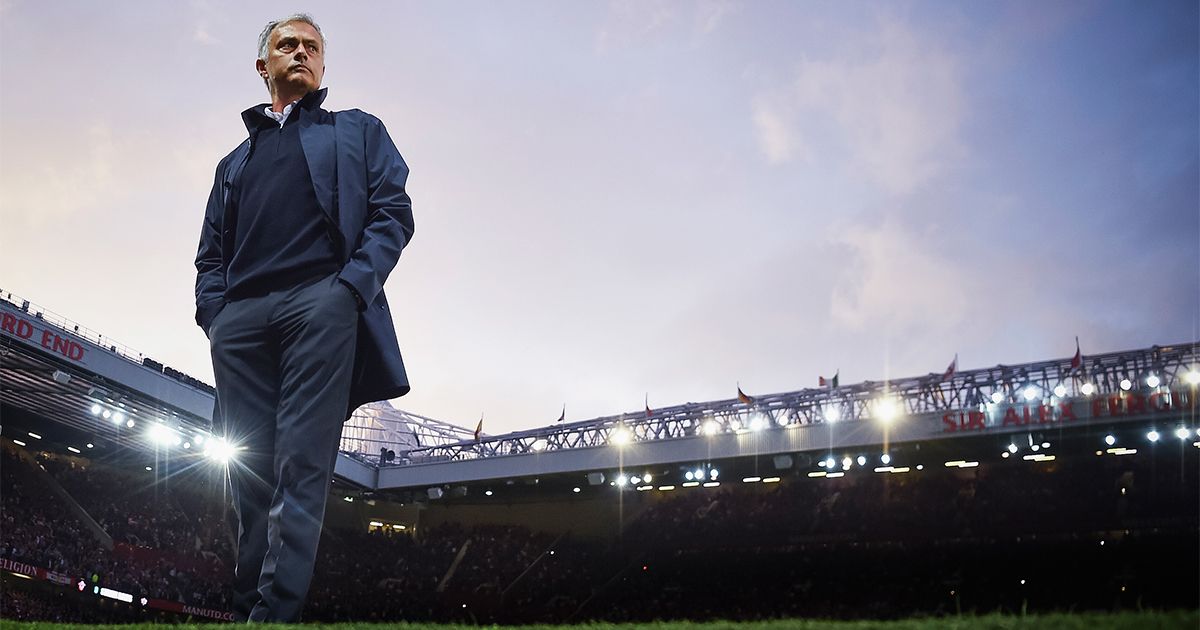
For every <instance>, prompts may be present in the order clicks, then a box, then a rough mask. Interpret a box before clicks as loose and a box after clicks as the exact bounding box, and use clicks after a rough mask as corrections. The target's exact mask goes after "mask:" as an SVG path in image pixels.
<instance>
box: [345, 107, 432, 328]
mask: <svg viewBox="0 0 1200 630" xmlns="http://www.w3.org/2000/svg"><path fill="white" fill-rule="evenodd" d="M363 142H364V145H365V146H364V154H365V157H366V170H367V173H366V175H367V214H366V225H365V227H364V229H363V234H362V238H361V239H360V240H359V245H358V249H356V250H355V251H354V252H353V253H352V254H351V255H350V260H349V261H348V262H347V263H346V265H345V266H344V267H343V268H342V271H341V273H340V274H338V279H339V280H341V281H342V282H345V283H347V284H349V285H351V286H352V287H353V288H354V290H356V291H357V292H358V295H359V296H360V297H362V300H363V305H364V308H365V306H367V305H370V304H371V303H372V302H374V301H375V296H377V295H378V294H379V291H380V290H381V289H382V288H383V283H384V281H385V280H387V277H388V274H390V273H391V272H392V269H393V268H394V267H395V266H396V261H397V260H399V259H400V250H402V249H404V246H405V245H407V244H408V242H409V240H411V239H412V235H413V231H414V226H413V217H412V201H411V200H410V199H409V197H408V193H406V192H405V191H404V185H405V182H406V181H407V180H408V165H406V164H405V163H404V158H402V157H400V152H399V151H398V150H396V145H395V144H393V143H392V139H391V137H389V136H388V133H387V129H386V128H384V126H383V123H382V122H380V120H379V119H378V118H375V117H374V116H371V115H369V114H366V115H365V121H364V123H363Z"/></svg>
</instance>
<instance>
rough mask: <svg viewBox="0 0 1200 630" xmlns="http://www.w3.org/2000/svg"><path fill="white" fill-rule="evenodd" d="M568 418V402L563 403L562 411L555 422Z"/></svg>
mask: <svg viewBox="0 0 1200 630" xmlns="http://www.w3.org/2000/svg"><path fill="white" fill-rule="evenodd" d="M566 418H567V403H563V410H562V413H560V414H558V420H555V422H562V421H563V420H565V419H566Z"/></svg>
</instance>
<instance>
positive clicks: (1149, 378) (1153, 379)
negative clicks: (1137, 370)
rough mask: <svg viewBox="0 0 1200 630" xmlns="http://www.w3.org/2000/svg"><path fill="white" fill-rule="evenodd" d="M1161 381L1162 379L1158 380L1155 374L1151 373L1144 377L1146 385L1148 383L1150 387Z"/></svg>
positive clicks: (1157, 384)
mask: <svg viewBox="0 0 1200 630" xmlns="http://www.w3.org/2000/svg"><path fill="white" fill-rule="evenodd" d="M1161 383H1162V380H1160V379H1159V378H1158V375H1156V374H1151V375H1150V376H1147V377H1146V385H1149V386H1150V387H1158V386H1159V384H1161Z"/></svg>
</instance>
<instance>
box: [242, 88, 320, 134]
mask: <svg viewBox="0 0 1200 630" xmlns="http://www.w3.org/2000/svg"><path fill="white" fill-rule="evenodd" d="M328 92H329V88H321V89H319V90H313V91H312V92H309V93H308V94H305V95H304V98H301V99H300V102H299V103H296V107H298V108H300V109H306V110H309V111H312V110H313V109H316V108H318V107H320V106H321V103H323V102H325V95H326V94H327V93H328ZM270 106H271V104H270V103H259V104H258V105H255V106H254V107H251V108H249V109H247V110H245V111H243V112H242V122H243V123H245V125H246V131H248V132H250V133H251V134H253V133H254V132H255V131H256V130H257V129H258V127H259V125H261V124H262V122H263V121H264V120H271V119H269V118H267V116H266V114H263V108H264V107H270ZM271 123H272V124H278V123H275V121H274V120H271Z"/></svg>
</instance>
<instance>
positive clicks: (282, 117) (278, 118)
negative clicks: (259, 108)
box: [263, 99, 300, 127]
mask: <svg viewBox="0 0 1200 630" xmlns="http://www.w3.org/2000/svg"><path fill="white" fill-rule="evenodd" d="M299 102H300V99H296V100H294V101H292V102H291V103H288V104H287V105H286V106H284V108H283V111H282V112H277V111H275V110H273V109H271V106H270V105H267V106H266V107H264V108H263V112H264V113H266V115H268V116H270V117H271V118H274V119H275V122H277V123H279V126H280V127H282V126H283V123H285V122H287V118H288V114H291V113H292V108H293V107H295V106H296V103H299Z"/></svg>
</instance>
